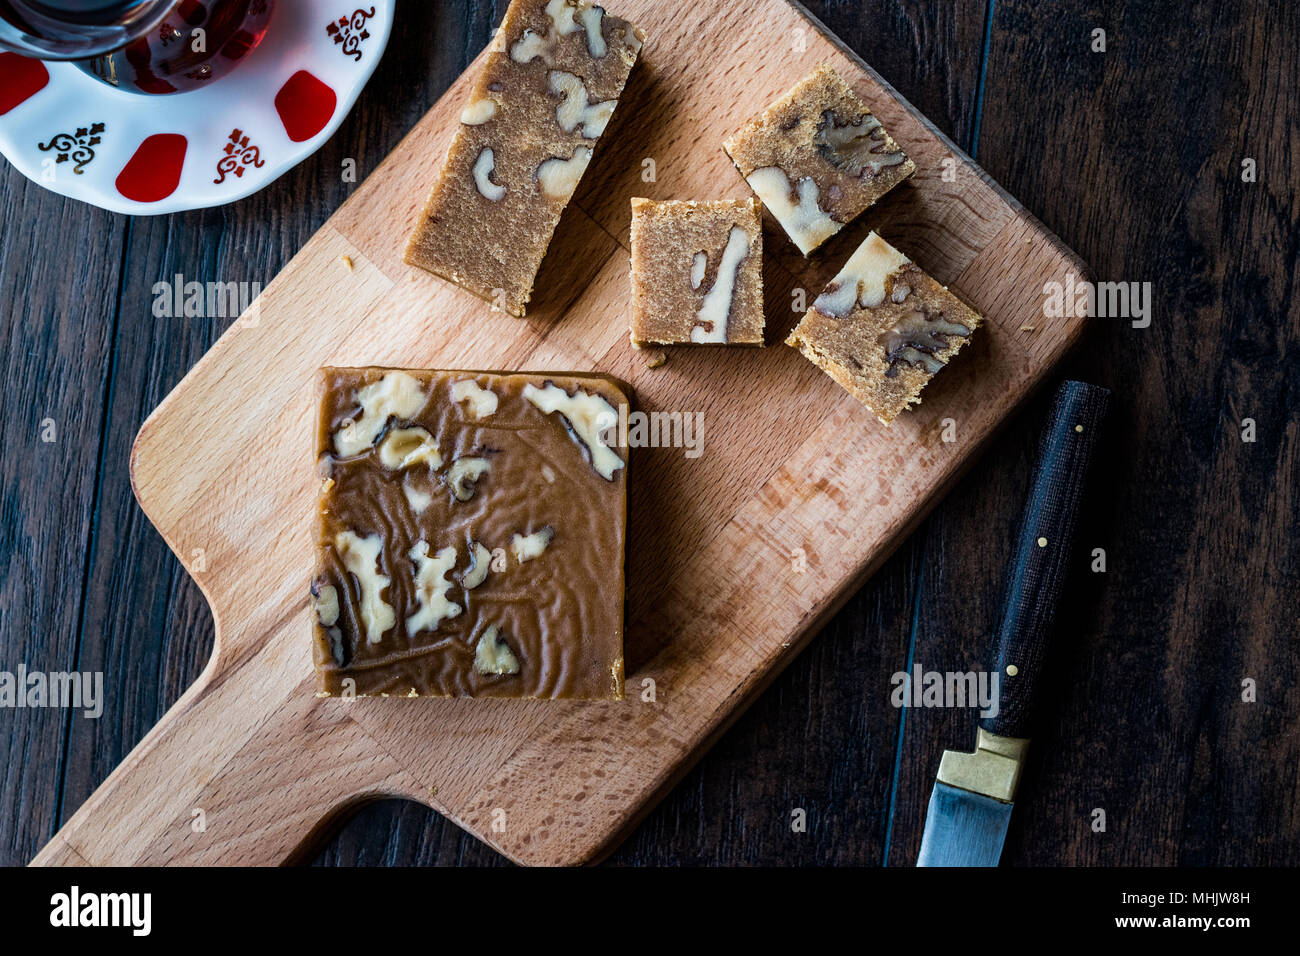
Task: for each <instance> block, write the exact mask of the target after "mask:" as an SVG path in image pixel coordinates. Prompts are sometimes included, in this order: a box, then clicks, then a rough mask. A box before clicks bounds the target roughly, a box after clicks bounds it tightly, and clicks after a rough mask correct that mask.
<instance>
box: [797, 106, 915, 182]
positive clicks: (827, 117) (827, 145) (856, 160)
mask: <svg viewBox="0 0 1300 956" xmlns="http://www.w3.org/2000/svg"><path fill="white" fill-rule="evenodd" d="M813 141H814V142H815V143H816V144H817V152H818V153H820V154H821V157H822V158H823V159H825V160H826V161H827V162H828V163H830V164H831V165H832V166H834V167H835V168H836V169H840V170H843V171H844V172H846V173H848V174H849V175H850V176H859V177H861V176H863V175H865V174H867V173H870V175H872V176H875V175H877V174H878V173H879V172H880V171H881V170H882V169H884V168H886V167H887V166H898V165H901V164H902V163H905V162H906V161H907V156H906V154H904V153H903V151H902V150H901V149H899V148H898V147H897V146H894V147H893V149H891V148H890V146H891V145H892V143H891V141H890V139H889V136H888V134H887V133H886V132H885V130H884V127H882V126H881V125H880V120H878V119H876V117H875V116H873V115H872V114H871V113H863V114H861V115H860V116H859V117H858V118H857V119H856V120H854V121H853V122H851V123H841V122H840V121H839V118H838V117H837V116H836V115H835V113H834V111H833V110H825V111H823V112H822V119H821V122H820V123H819V124H818V125H817V132H816V134H814V137H813Z"/></svg>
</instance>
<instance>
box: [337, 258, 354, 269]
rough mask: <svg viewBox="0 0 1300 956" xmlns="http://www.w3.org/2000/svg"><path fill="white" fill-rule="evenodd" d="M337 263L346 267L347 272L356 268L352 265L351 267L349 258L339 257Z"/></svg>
mask: <svg viewBox="0 0 1300 956" xmlns="http://www.w3.org/2000/svg"><path fill="white" fill-rule="evenodd" d="M339 261H340V262H341V263H343V264H344V265H345V266H347V267H348V271H349V272H351V271H352V270H353V269H354V268H356V267H355V266H354V265H352V257H351V256H339Z"/></svg>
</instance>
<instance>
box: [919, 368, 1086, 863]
mask: <svg viewBox="0 0 1300 956" xmlns="http://www.w3.org/2000/svg"><path fill="white" fill-rule="evenodd" d="M1109 398H1110V392H1109V391H1107V390H1106V389H1104V388H1098V387H1097V386H1095V385H1087V384H1085V383H1083V382H1070V381H1067V382H1065V383H1063V384H1062V385H1061V387H1060V388H1059V389H1058V390H1057V392H1056V398H1055V400H1054V401H1053V402H1052V410H1051V412H1050V414H1049V415H1048V418H1047V425H1046V427H1045V429H1044V431H1043V437H1042V439H1041V443H1040V445H1039V449H1038V465H1037V467H1036V468H1035V470H1034V478H1033V482H1032V484H1031V485H1030V491H1029V500H1028V501H1027V502H1026V503H1025V511H1024V515H1023V517H1022V518H1021V521H1020V536H1019V537H1018V538H1017V540H1016V544H1015V553H1014V557H1013V559H1012V563H1011V579H1010V581H1009V582H1008V584H1007V593H1006V601H1005V603H1004V605H1003V609H1002V621H1001V624H1000V626H999V628H998V638H997V648H998V657H997V670H996V672H995V673H997V674H998V675H999V682H1000V695H999V699H998V703H999V707H998V711H997V714H996V715H995V716H993V717H986V718H984V719H983V720H981V721H980V726H979V729H978V730H977V731H976V739H975V751H974V753H963V752H961V751H956V750H945V751H944V754H943V758H942V759H941V760H940V761H939V774H938V778H937V779H936V781H935V784H934V792H933V793H931V794H930V806H929V809H928V810H927V811H926V815H925V832H924V833H923V834H922V836H921V854H920V856H919V857H918V858H917V861H916V865H917V866H997V863H998V858H999V857H1000V856H1001V855H1002V843H1003V841H1004V840H1005V839H1006V836H1007V827H1008V826H1009V825H1010V823H1011V809H1012V804H1013V801H1014V800H1015V796H1016V786H1017V784H1018V783H1019V782H1020V771H1021V768H1022V767H1023V766H1024V761H1025V754H1026V752H1027V751H1028V749H1029V731H1030V719H1031V717H1032V716H1033V705H1034V693H1035V691H1036V689H1037V686H1038V678H1039V675H1040V672H1041V671H1042V667H1043V661H1044V659H1045V658H1046V656H1047V643H1048V632H1049V631H1050V630H1051V626H1052V618H1053V617H1054V616H1055V614H1056V603H1057V599H1058V598H1059V597H1060V594H1061V582H1062V580H1063V579H1064V577H1065V572H1066V567H1067V564H1068V561H1069V556H1070V546H1071V543H1072V540H1073V538H1074V525H1075V520H1076V518H1077V516H1078V510H1079V498H1080V497H1081V496H1082V494H1083V489H1084V485H1085V483H1086V481H1087V476H1088V466H1089V464H1090V463H1091V461H1092V453H1093V449H1094V447H1095V446H1096V443H1097V433H1098V428H1099V426H1100V424H1101V420H1102V418H1103V417H1104V416H1105V414H1106V404H1107V402H1108V400H1109Z"/></svg>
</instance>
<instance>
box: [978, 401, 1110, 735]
mask: <svg viewBox="0 0 1300 956" xmlns="http://www.w3.org/2000/svg"><path fill="white" fill-rule="evenodd" d="M1109 398H1110V392H1109V391H1107V390H1106V389H1104V388H1098V387H1097V386H1095V385H1087V384H1085V383H1083V382H1069V381H1067V382H1064V383H1063V384H1062V385H1061V387H1060V388H1059V389H1058V390H1057V392H1056V399H1055V401H1053V403H1052V410H1051V413H1050V414H1049V415H1048V417H1047V425H1046V427H1045V428H1044V430H1043V437H1042V442H1041V444H1040V446H1039V449H1038V465H1037V468H1036V469H1035V470H1034V480H1033V483H1032V484H1031V485H1030V490H1029V500H1028V501H1027V502H1025V513H1024V516H1023V517H1022V518H1021V521H1020V536H1019V538H1018V539H1017V540H1016V545H1015V548H1016V550H1015V556H1014V558H1013V560H1012V564H1011V580H1010V581H1009V582H1008V584H1007V592H1006V603H1005V604H1004V605H1003V609H1002V623H1001V625H1000V626H999V628H998V640H997V647H998V659H997V669H998V674H999V675H1000V677H999V683H1000V691H1001V694H1000V698H999V709H998V713H997V716H995V717H987V718H985V719H983V720H981V721H980V726H981V727H983V728H984V729H985V730H987V731H989V732H990V733H994V734H998V735H1000V736H1003V737H1029V736H1031V735H1030V730H1029V729H1030V719H1031V717H1032V716H1033V706H1034V694H1035V692H1036V691H1037V689H1038V682H1039V680H1038V679H1039V676H1040V674H1041V672H1042V668H1043V661H1044V659H1045V658H1046V657H1047V642H1048V633H1049V631H1050V630H1051V627H1052V618H1053V617H1055V615H1056V602H1057V599H1058V598H1059V597H1060V595H1061V582H1062V581H1063V580H1064V578H1065V572H1066V568H1067V566H1068V564H1069V559H1070V548H1071V545H1072V543H1073V539H1074V525H1075V521H1076V519H1077V517H1078V513H1079V499H1080V498H1081V497H1082V495H1083V490H1084V486H1085V483H1086V481H1087V477H1088V466H1089V465H1090V464H1091V462H1092V453H1093V449H1094V448H1095V447H1096V444H1097V435H1098V432H1099V430H1100V429H1099V426H1100V425H1101V420H1102V418H1103V417H1105V415H1106V405H1107V402H1108V400H1109Z"/></svg>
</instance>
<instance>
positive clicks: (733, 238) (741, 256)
mask: <svg viewBox="0 0 1300 956" xmlns="http://www.w3.org/2000/svg"><path fill="white" fill-rule="evenodd" d="M747 255H749V233H747V232H745V230H744V229H742V228H740V226H732V227H731V232H730V233H728V234H727V246H726V248H725V249H723V250H722V261H721V262H720V263H718V274H717V276H716V277H715V278H714V280H713V286H712V287H711V288H710V289H709V291H708V292H706V293H705V294H704V302H703V303H701V305H700V311H699V312H697V313H696V315H695V318H696V322H697V323H698V324H697V325H696V326H695V328H693V329H691V341H692V342H696V343H699V344H705V343H709V342H726V341H727V319H728V317H729V316H730V315H731V300H732V299H733V298H734V297H735V293H736V276H737V274H738V273H739V272H740V264H741V263H742V262H743V261H744V260H745V256H747ZM693 268H694V264H692V269H693Z"/></svg>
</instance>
